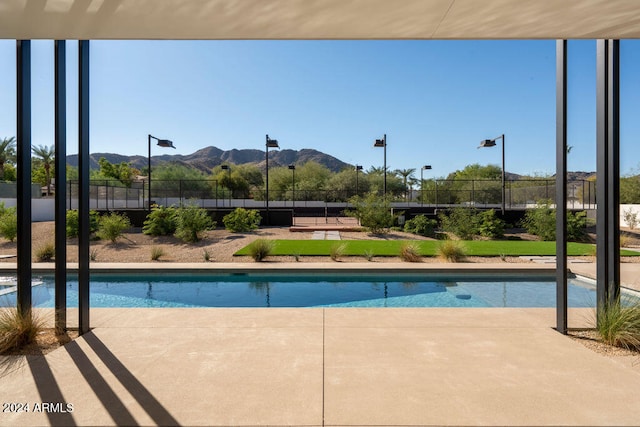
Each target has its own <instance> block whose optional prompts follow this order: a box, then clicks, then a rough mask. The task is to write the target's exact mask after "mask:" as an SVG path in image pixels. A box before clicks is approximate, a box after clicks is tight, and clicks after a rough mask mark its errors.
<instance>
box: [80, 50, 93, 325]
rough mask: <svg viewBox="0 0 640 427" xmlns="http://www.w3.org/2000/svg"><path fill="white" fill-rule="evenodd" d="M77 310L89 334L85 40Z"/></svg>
mask: <svg viewBox="0 0 640 427" xmlns="http://www.w3.org/2000/svg"><path fill="white" fill-rule="evenodd" d="M78 85H79V87H78V110H79V111H78V115H79V117H78V184H79V194H78V311H79V327H80V334H84V333H85V332H88V331H89V276H90V275H89V161H90V159H89V41H88V40H80V41H79V42H78Z"/></svg>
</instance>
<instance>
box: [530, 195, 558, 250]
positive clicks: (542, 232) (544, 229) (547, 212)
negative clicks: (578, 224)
mask: <svg viewBox="0 0 640 427" xmlns="http://www.w3.org/2000/svg"><path fill="white" fill-rule="evenodd" d="M567 221H568V218H567ZM522 226H523V227H524V228H525V229H526V230H527V233H531V234H534V235H536V236H538V237H540V239H542V240H545V241H549V240H555V239H556V212H555V209H553V208H551V200H542V201H539V202H538V203H537V206H536V207H535V208H533V209H529V210H527V211H526V212H525V214H524V218H523V219H522Z"/></svg>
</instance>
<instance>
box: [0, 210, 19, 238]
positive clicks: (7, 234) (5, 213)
mask: <svg viewBox="0 0 640 427" xmlns="http://www.w3.org/2000/svg"><path fill="white" fill-rule="evenodd" d="M0 236H2V237H4V238H5V239H7V240H8V241H10V242H13V241H14V240H16V237H18V215H17V214H16V208H15V207H12V208H5V207H4V203H3V204H2V209H0Z"/></svg>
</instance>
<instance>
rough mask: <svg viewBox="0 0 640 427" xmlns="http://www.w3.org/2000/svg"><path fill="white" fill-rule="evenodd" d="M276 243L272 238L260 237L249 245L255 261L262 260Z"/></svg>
mask: <svg viewBox="0 0 640 427" xmlns="http://www.w3.org/2000/svg"><path fill="white" fill-rule="evenodd" d="M273 246H274V243H273V242H272V241H271V240H265V239H258V240H255V241H254V242H253V243H252V244H251V245H249V254H250V255H251V258H253V260H254V261H256V262H258V261H262V260H263V259H265V258H266V257H268V256H269V254H271V251H273Z"/></svg>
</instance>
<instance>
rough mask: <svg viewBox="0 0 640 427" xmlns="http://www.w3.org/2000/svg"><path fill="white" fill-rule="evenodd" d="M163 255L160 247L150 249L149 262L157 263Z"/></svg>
mask: <svg viewBox="0 0 640 427" xmlns="http://www.w3.org/2000/svg"><path fill="white" fill-rule="evenodd" d="M163 255H164V249H162V248H161V247H160V246H152V247H151V261H158V260H159V259H160V257H162V256H163Z"/></svg>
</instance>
